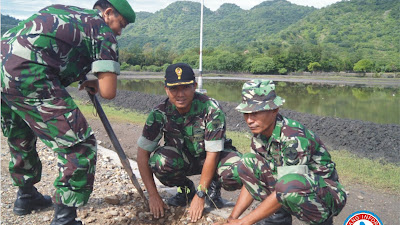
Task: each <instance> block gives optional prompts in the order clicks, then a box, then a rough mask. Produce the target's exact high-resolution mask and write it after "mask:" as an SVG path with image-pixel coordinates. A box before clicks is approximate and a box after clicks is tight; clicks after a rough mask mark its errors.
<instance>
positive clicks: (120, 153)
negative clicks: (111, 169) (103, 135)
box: [88, 92, 149, 209]
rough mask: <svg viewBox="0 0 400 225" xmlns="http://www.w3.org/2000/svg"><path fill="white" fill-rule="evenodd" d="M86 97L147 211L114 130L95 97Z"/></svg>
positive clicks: (138, 185) (147, 204)
mask: <svg viewBox="0 0 400 225" xmlns="http://www.w3.org/2000/svg"><path fill="white" fill-rule="evenodd" d="M88 95H89V97H90V100H92V102H93V105H94V107H95V108H96V111H97V114H98V115H99V117H100V120H101V122H102V123H103V125H104V128H105V129H106V131H107V134H108V136H109V137H110V140H111V142H112V144H113V146H114V148H115V150H117V154H118V157H119V159H120V160H121V163H122V166H123V167H124V169H125V171H126V172H127V173H128V176H129V178H130V179H131V181H132V184H133V185H134V186H135V188H136V190H137V191H138V192H139V194H140V196H141V197H142V198H143V202H144V204H145V206H146V207H147V209H149V203H148V201H147V198H146V197H145V196H144V193H143V190H142V188H141V187H140V184H139V181H138V180H137V178H136V176H135V174H134V173H133V171H132V167H131V164H130V163H129V160H128V158H126V155H125V152H124V150H123V149H122V147H121V144H120V143H119V141H118V138H117V136H116V135H115V133H114V130H113V129H112V127H111V125H110V122H109V121H108V119H107V117H106V114H105V113H104V110H103V108H102V107H101V105H100V102H99V100H98V99H97V97H96V96H95V95H92V94H90V93H89V92H88Z"/></svg>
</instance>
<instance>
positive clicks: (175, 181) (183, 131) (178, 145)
mask: <svg viewBox="0 0 400 225" xmlns="http://www.w3.org/2000/svg"><path fill="white" fill-rule="evenodd" d="M225 129H226V125H225V114H224V113H223V111H222V109H221V108H220V106H219V104H218V103H217V102H216V101H215V100H214V99H212V98H209V97H207V96H205V95H203V94H199V93H195V95H194V98H193V102H192V105H191V108H190V111H189V112H188V113H186V114H185V115H180V114H179V112H178V111H177V109H176V107H175V105H173V104H171V103H170V102H169V100H168V98H167V99H166V100H165V102H164V103H162V104H160V105H158V106H157V107H156V108H155V109H153V110H152V111H151V112H150V114H149V116H148V118H147V121H146V124H145V126H144V128H143V133H142V136H141V137H140V138H139V140H138V146H139V147H140V148H142V149H144V150H146V151H149V152H153V153H152V156H151V157H150V160H149V166H150V168H151V169H152V171H153V173H154V174H155V176H156V177H157V178H158V179H159V180H160V181H161V182H162V183H163V184H164V185H166V186H170V187H173V186H184V185H185V181H187V177H186V176H190V175H195V174H201V171H202V167H203V164H204V160H205V158H206V151H208V152H221V153H220V161H219V163H218V165H217V174H218V175H219V180H220V181H221V182H222V185H223V187H224V188H225V189H227V190H235V189H238V188H240V186H241V183H238V181H239V182H240V180H239V178H238V176H237V171H236V167H235V166H234V165H235V163H236V162H237V161H239V160H240V153H239V152H237V151H236V149H235V148H234V147H233V146H232V145H231V144H230V143H229V142H226V141H225ZM162 137H164V145H163V146H160V145H159V141H160V140H161V138H162Z"/></svg>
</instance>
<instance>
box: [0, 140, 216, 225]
mask: <svg viewBox="0 0 400 225" xmlns="http://www.w3.org/2000/svg"><path fill="white" fill-rule="evenodd" d="M37 149H38V152H39V156H40V158H41V160H42V162H43V172H42V180H41V181H40V183H39V184H37V185H36V187H37V188H38V190H39V191H40V192H41V193H43V194H47V195H51V194H52V193H53V191H54V187H53V182H54V179H55V177H56V175H57V171H58V170H57V165H56V163H57V159H56V157H57V156H56V155H55V154H54V153H53V152H52V151H51V150H50V149H48V148H47V147H46V146H45V145H44V144H43V143H42V142H40V141H39V142H38V144H37ZM8 159H9V153H8V148H7V142H6V139H5V138H4V137H3V136H1V224H4V225H6V224H15V225H29V224H32V225H39V224H50V222H51V220H52V218H53V209H52V208H49V209H46V210H42V211H37V212H35V211H34V212H33V213H32V214H29V215H25V216H16V215H14V214H13V212H12V209H13V204H14V201H15V197H16V191H17V189H16V188H15V187H13V186H12V185H11V179H10V176H9V173H8ZM139 181H141V180H140V179H139ZM142 186H143V185H142ZM161 195H162V197H163V198H168V197H170V196H171V194H170V193H168V192H166V191H161ZM78 218H79V219H80V220H82V221H83V222H84V224H93V225H95V224H96V225H97V224H98V225H105V224H115V225H120V224H141V225H142V224H143V225H150V224H170V225H180V224H193V225H194V224H204V225H205V224H213V223H214V222H219V221H223V220H224V218H223V217H221V216H217V215H215V214H212V213H208V212H207V213H206V214H205V215H204V216H203V217H202V218H201V219H200V221H198V222H197V223H190V220H189V218H188V214H187V211H186V208H182V207H169V209H168V210H167V211H166V214H165V217H164V218H161V219H154V218H153V216H152V215H151V214H150V213H149V212H148V210H147V209H146V208H145V205H144V204H143V201H142V199H141V197H140V195H139V194H138V193H137V191H136V189H135V188H134V186H133V184H132V183H131V182H130V180H129V177H128V175H127V173H126V172H125V170H124V169H123V168H122V167H121V166H119V165H118V163H117V162H116V161H115V160H114V159H112V158H110V157H109V156H107V155H104V154H102V153H99V154H98V161H97V168H96V178H95V185H94V191H93V193H92V195H91V197H90V199H89V202H88V204H87V205H86V206H84V207H81V208H79V209H78Z"/></svg>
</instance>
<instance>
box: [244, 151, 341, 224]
mask: <svg viewBox="0 0 400 225" xmlns="http://www.w3.org/2000/svg"><path fill="white" fill-rule="evenodd" d="M237 166H238V173H239V176H240V179H241V180H242V182H243V185H244V186H245V187H246V189H247V190H248V191H249V192H250V194H251V195H252V196H253V198H254V199H256V200H258V201H263V200H265V199H266V198H267V197H268V196H269V195H270V194H271V193H272V192H274V191H276V196H277V199H278V202H279V203H280V204H282V207H283V208H284V209H285V210H286V211H288V212H290V213H291V214H292V215H294V216H296V217H297V218H298V219H300V220H302V221H305V222H307V223H309V224H318V223H322V222H324V221H326V220H327V219H328V218H330V217H332V216H336V215H338V214H339V213H340V211H341V210H342V209H343V207H344V206H345V204H346V192H345V190H344V188H343V187H342V185H341V184H340V183H339V182H337V181H332V180H329V179H323V178H322V177H321V176H318V175H315V174H312V173H307V174H286V175H284V176H282V177H281V178H280V179H278V180H276V179H275V178H274V176H273V174H272V173H271V168H270V166H269V164H268V163H267V162H266V160H265V159H264V158H263V157H262V156H260V155H258V154H254V153H246V154H244V155H243V156H242V160H241V161H240V162H239V163H238V165H237Z"/></svg>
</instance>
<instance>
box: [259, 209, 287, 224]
mask: <svg viewBox="0 0 400 225" xmlns="http://www.w3.org/2000/svg"><path fill="white" fill-rule="evenodd" d="M256 225H292V215H290V213H288V212H286V211H285V210H284V209H282V208H280V209H279V210H278V211H276V212H275V213H274V214H272V215H271V216H269V217H268V218H265V219H263V220H261V221H259V222H258V223H256Z"/></svg>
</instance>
